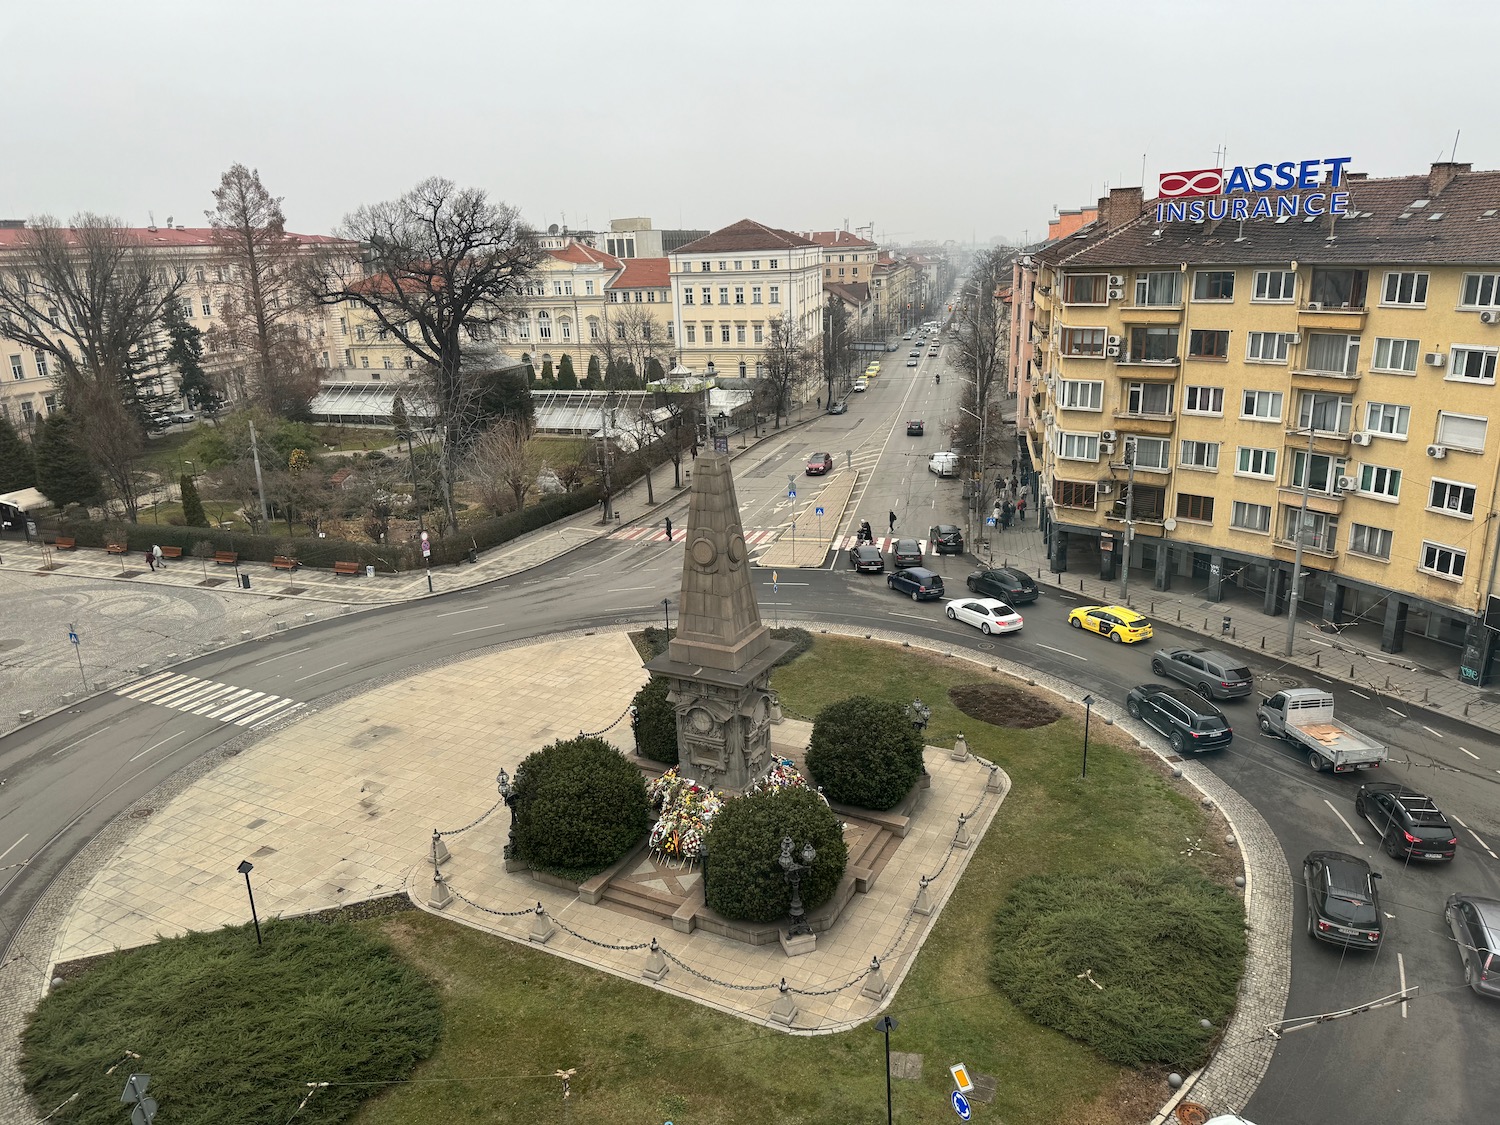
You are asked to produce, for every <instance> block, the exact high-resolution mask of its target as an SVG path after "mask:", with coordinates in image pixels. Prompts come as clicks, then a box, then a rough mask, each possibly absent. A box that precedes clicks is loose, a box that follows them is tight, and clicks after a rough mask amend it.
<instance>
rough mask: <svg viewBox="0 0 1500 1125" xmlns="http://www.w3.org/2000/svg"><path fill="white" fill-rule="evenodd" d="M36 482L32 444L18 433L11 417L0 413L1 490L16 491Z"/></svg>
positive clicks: (29, 486)
mask: <svg viewBox="0 0 1500 1125" xmlns="http://www.w3.org/2000/svg"><path fill="white" fill-rule="evenodd" d="M35 484H36V461H35V460H34V459H33V458H32V455H31V446H30V444H28V443H27V442H26V441H25V440H24V439H23V438H22V437H21V435H20V434H18V433H16V428H15V427H14V426H12V425H11V424H10V419H9V418H7V417H5V416H4V415H0V492H14V491H15V490H16V489H18V488H31V487H32V486H33V485H35Z"/></svg>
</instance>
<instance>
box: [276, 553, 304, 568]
mask: <svg viewBox="0 0 1500 1125" xmlns="http://www.w3.org/2000/svg"><path fill="white" fill-rule="evenodd" d="M301 565H302V564H301V563H299V562H298V561H297V560H296V559H294V558H292V556H291V555H277V556H276V557H275V558H273V559H272V560H271V566H272V568H273V569H275V570H296V569H297V568H298V567H299V566H301Z"/></svg>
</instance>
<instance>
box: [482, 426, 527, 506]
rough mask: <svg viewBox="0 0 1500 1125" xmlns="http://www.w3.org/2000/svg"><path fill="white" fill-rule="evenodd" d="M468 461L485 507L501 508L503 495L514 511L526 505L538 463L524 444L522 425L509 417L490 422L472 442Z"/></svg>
mask: <svg viewBox="0 0 1500 1125" xmlns="http://www.w3.org/2000/svg"><path fill="white" fill-rule="evenodd" d="M469 462H470V470H469V479H470V480H472V481H473V482H474V484H475V486H476V487H477V488H478V489H479V497H480V500H481V502H482V503H483V504H484V506H485V507H486V508H488V509H489V510H490V511H492V512H495V513H496V514H498V513H500V512H502V511H504V510H505V505H504V500H506V499H509V500H511V501H513V502H514V503H515V506H516V511H520V510H521V509H522V508H524V507H525V506H526V497H527V496H528V495H530V493H531V491H532V490H533V489H534V488H535V487H536V477H537V473H538V472H539V471H540V466H539V465H538V464H537V462H536V458H535V457H533V455H532V451H531V447H530V446H529V445H528V444H527V441H526V430H525V428H524V427H523V426H521V425H520V424H519V423H516V422H510V421H505V422H501V423H499V424H498V425H496V426H492V427H491V428H490V429H488V430H486V431H485V432H484V433H482V434H480V435H479V438H478V439H477V440H476V441H475V442H474V448H473V450H472V451H471V452H470V454H469Z"/></svg>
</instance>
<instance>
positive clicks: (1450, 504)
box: [1427, 478, 1476, 519]
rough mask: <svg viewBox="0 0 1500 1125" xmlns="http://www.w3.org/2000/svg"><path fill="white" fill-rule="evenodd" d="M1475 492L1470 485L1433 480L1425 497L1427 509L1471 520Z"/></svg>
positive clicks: (1452, 481)
mask: <svg viewBox="0 0 1500 1125" xmlns="http://www.w3.org/2000/svg"><path fill="white" fill-rule="evenodd" d="M1475 491H1476V490H1475V488H1474V486H1473V485H1472V484H1464V483H1463V482H1461V481H1455V480H1440V479H1437V478H1434V479H1433V482H1432V490H1431V491H1430V492H1429V493H1428V495H1427V508H1428V510H1429V511H1433V512H1442V513H1443V514H1444V515H1448V516H1464V517H1466V518H1468V519H1473V518H1474V494H1475Z"/></svg>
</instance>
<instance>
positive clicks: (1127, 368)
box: [1115, 356, 1182, 383]
mask: <svg viewBox="0 0 1500 1125" xmlns="http://www.w3.org/2000/svg"><path fill="white" fill-rule="evenodd" d="M1115 366H1116V367H1118V368H1123V370H1121V371H1118V372H1116V374H1118V375H1119V376H1120V378H1121V379H1129V380H1130V381H1131V382H1132V383H1142V382H1151V381H1153V380H1154V381H1156V382H1159V383H1175V382H1176V381H1177V371H1178V368H1180V367H1181V366H1182V360H1180V359H1127V358H1125V357H1124V356H1121V357H1120V358H1119V359H1117V360H1116V361H1115Z"/></svg>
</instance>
